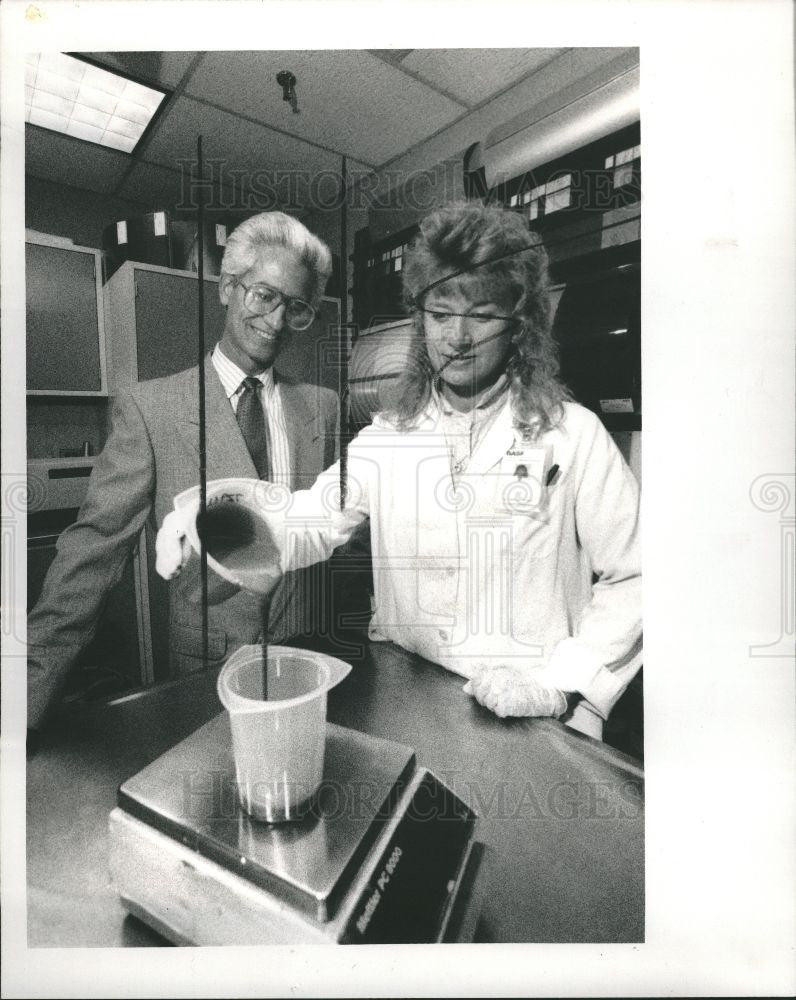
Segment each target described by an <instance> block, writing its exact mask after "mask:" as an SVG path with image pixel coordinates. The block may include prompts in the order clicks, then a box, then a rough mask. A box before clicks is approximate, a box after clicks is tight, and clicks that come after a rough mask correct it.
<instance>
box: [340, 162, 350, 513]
mask: <svg viewBox="0 0 796 1000" xmlns="http://www.w3.org/2000/svg"><path fill="white" fill-rule="evenodd" d="M346 177H347V170H346V158H345V156H343V157H342V163H341V170H340V180H341V183H342V187H343V190H342V205H341V215H340V339H339V350H340V448H339V452H340V510H344V509H345V501H346V491H347V489H348V430H349V426H348V423H349V421H348V402H349V400H348V394H349V388H348V229H347V224H348V215H347V211H346V209H347V202H348V191H347V188H346Z"/></svg>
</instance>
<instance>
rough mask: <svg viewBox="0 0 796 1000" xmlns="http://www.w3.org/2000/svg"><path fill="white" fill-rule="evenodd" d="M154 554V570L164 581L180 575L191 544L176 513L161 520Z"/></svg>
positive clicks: (188, 555) (189, 553)
mask: <svg viewBox="0 0 796 1000" xmlns="http://www.w3.org/2000/svg"><path fill="white" fill-rule="evenodd" d="M155 553H156V558H155V569H156V570H157V571H158V574H159V575H160V576H162V577H163V579H164V580H173V579H174V578H175V577H177V576H179V575H180V573H181V572H182V568H183V566H184V565H185V564H186V563H187V562H188V559H189V558H190V556H191V543H190V542H189V541H188V538H187V536H186V534H185V528H184V527H183V523H182V518H181V516H180V513H179V512H178V511H176V510H173V511H171V513H169V514H167V515H166V516H165V517H164V518H163V524H162V525H161V527H160V531H159V532H158V534H157V538H156V539H155Z"/></svg>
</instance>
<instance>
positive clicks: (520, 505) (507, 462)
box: [498, 438, 551, 517]
mask: <svg viewBox="0 0 796 1000" xmlns="http://www.w3.org/2000/svg"><path fill="white" fill-rule="evenodd" d="M550 457H551V449H550V448H549V447H544V446H543V447H540V446H539V445H530V444H526V443H524V442H523V441H522V440H521V439H520V438H517V439H515V441H514V442H513V443H512V445H511V447H510V448H509V449H508V451H507V452H506V454H505V455H504V456H503V458H502V459H501V462H500V472H499V476H500V483H499V491H498V492H499V498H498V507H499V509H500V510H502V511H504V512H505V513H507V514H528V515H530V516H532V517H545V515H546V513H547V499H548V494H547V487H546V486H545V477H546V476H547V471H548V468H549V466H550Z"/></svg>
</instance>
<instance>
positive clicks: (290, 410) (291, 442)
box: [274, 372, 320, 490]
mask: <svg viewBox="0 0 796 1000" xmlns="http://www.w3.org/2000/svg"><path fill="white" fill-rule="evenodd" d="M274 377H275V378H276V382H277V386H278V388H279V396H280V399H281V400H282V409H283V411H284V414H285V427H286V429H287V440H288V447H289V448H290V488H291V489H292V490H295V489H296V488H297V487H307V486H308V485H310V484H309V483H306V482H299V481H298V473H299V471H301V470H305V475H306V470H308V469H312V470H315V469H316V467H317V468H318V471H320V467H319V465H318V458H317V454H316V453H317V451H318V437H319V436H320V428H319V427H318V415H317V414H316V413H314V412H312V411H311V410H310V409H309V408H308V407H307V404H306V401H305V400H304V398H303V396H302V395H301V391H300V390H299V388H298V386H295V385H291V383H290V382H286V381H283V380H282V379H280V378H279V376H278V374H277V373H276V372H274ZM314 478H315V475H314V474H313V476H312V479H314Z"/></svg>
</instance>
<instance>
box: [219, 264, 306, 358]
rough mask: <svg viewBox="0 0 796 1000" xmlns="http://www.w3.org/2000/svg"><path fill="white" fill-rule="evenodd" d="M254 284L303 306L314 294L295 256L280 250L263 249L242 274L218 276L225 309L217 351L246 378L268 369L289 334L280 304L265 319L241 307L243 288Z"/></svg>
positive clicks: (243, 294) (220, 294)
mask: <svg viewBox="0 0 796 1000" xmlns="http://www.w3.org/2000/svg"><path fill="white" fill-rule="evenodd" d="M258 282H263V283H264V284H266V285H269V286H270V287H271V288H275V289H277V291H280V292H282V293H283V294H284V295H285V296H287V298H289V299H290V298H296V299H303V300H304V301H305V302H309V301H311V298H312V293H313V290H314V281H313V275H312V272H311V271H310V269H309V268H308V267H306V265H304V264H302V263H301V261H300V259H299V257H298V255H297V254H295V253H294V252H293V251H292V250H287V249H285V248H284V247H263V248H262V249H261V250H260V251H259V252H258V254H257V259H256V261H255V263H254V264H253V266H252V267H250V268H249V270H248V271H246V272H245V273H244V274H240V275H237V276H232V275H229V274H224V275H222V276H221V280H220V282H219V298H220V299H221V304H222V305H223V306H226V309H227V319H226V323H225V325H224V333H223V336H222V337H221V348H222V350H223V351H224V354H226V356H227V357H228V358H229V359H230V361H234V362H235V364H236V365H237V366H238V367H239V368H241V369H242V370H243V371H244V372H246V374H247V375H256V374H257V373H258V372H261V371H264V370H265V369H266V368H270V366H271V365H272V364H273V363H274V359H275V358H276V356H277V354H278V353H279V350H280V348H281V347H282V345H283V344H284V343H285V341H286V340H287V337H288V336H289V335H290V332H291V331H290V328H289V327H288V325H287V323H286V322H285V304H284V303H282V304H280V305H279V306H277V308H276V309H275V310H274V311H273V312H272V313H268V314H267V315H266V316H255V315H254V314H253V313H252V312H250V311H249V310H248V309H247V308H246V306H245V305H244V298H245V295H246V291H245V289H244V287H243V285H246V286H247V287H251V286H252V285H256V284H257V283H258Z"/></svg>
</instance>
